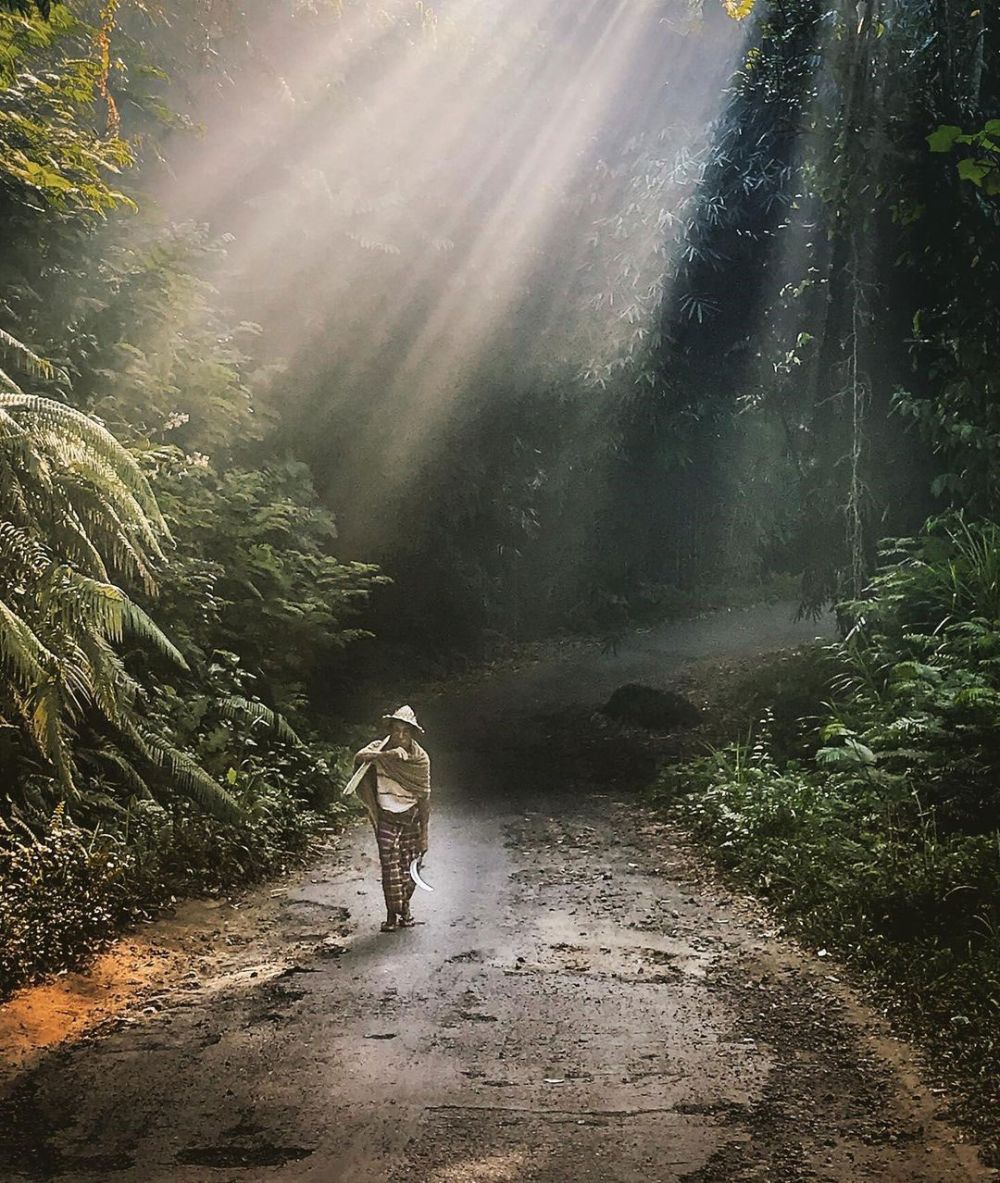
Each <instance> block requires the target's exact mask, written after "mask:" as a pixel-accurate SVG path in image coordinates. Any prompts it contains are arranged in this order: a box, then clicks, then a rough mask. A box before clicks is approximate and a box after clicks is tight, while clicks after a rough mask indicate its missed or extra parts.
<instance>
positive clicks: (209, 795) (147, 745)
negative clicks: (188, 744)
mask: <svg viewBox="0 0 1000 1183" xmlns="http://www.w3.org/2000/svg"><path fill="white" fill-rule="evenodd" d="M142 742H143V749H144V750H143V754H144V755H145V756H146V758H147V759H148V760H149V761H150V762H151V763H153V764H156V765H157V766H158V767H160V768H163V769H165V770H166V771H167V772H168V773H169V774H170V778H171V780H172V781H173V782H174V785H175V786H176V787H177V788H178V789H180V790H181V792H183V793H184V794H186V795H187V796H188V797H190V798H191V800H192V801H194V802H195V804H196V805H199V806H200V807H201V808H202V809H204V810H205V812H206V813H210V814H212V816H213V817H217V818H218V819H219V820H220V821H228V822H235V821H239V820H240V818H241V817H242V816H243V815H242V811H241V809H240V807H239V805H238V804H237V802H236V800H235V798H233V797H232V796H231V795H230V794H229V793H227V792H226V790H225V789H224V788H223V787H222V786H221V785H220V784H218V783H216V781H214V780H213V779H212V778H211V777H210V776H209V775H208V773H207V772H206V771H205V770H204V768H202V767H201V765H200V764H197V763H196V762H195V761H194V760H192V759H191V757H190V756H189V755H188V754H187V753H186V752H182V751H180V750H179V749H178V748H175V747H173V746H171V745H170V744H168V743H166V742H164V741H163V740H162V739H160V738H159V737H158V736H154V735H148V734H147V735H143V736H142Z"/></svg>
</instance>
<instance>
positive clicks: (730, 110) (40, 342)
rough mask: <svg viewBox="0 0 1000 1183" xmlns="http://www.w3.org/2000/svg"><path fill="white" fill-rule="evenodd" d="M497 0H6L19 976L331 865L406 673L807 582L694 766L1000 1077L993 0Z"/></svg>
mask: <svg viewBox="0 0 1000 1183" xmlns="http://www.w3.org/2000/svg"><path fill="white" fill-rule="evenodd" d="M476 11H477V10H476V5H475V4H471V5H469V4H458V3H456V4H453V5H450V6H449V5H442V6H441V9H440V11H431V10H430V9H429V8H427V7H426V6H424V5H423V4H420V3H411V2H410V0H398V3H394V4H390V5H381V6H379V5H373V4H369V3H368V2H367V0H354V2H350V0H342V2H337V0H329V2H326V0H314V2H311V3H306V2H304V0H303V2H298V0H286V2H283V3H279V4H274V3H265V2H264V0H259V2H256V0H254V2H251V0H247V2H245V3H238V2H237V0H212V2H211V3H197V4H195V3H186V2H184V0H182V2H180V3H174V4H170V5H160V4H157V3H154V2H152V0H131V2H121V3H115V2H114V0H105V2H104V3H90V2H87V0H70V2H68V3H61V4H52V5H51V6H50V5H48V4H45V3H34V2H31V0H23V2H19V0H4V3H2V4H0V222H2V235H3V243H4V251H3V256H2V258H0V352H2V355H3V356H2V365H0V387H2V389H0V551H2V566H0V659H2V663H3V681H2V685H0V762H2V766H3V769H4V772H5V784H4V791H3V792H4V795H3V801H2V802H0V877H2V883H3V894H2V896H0V991H5V990H9V989H11V988H13V987H14V986H16V985H18V984H20V983H22V982H24V981H26V980H29V979H31V978H32V977H35V976H38V975H40V974H44V973H46V972H50V971H53V970H57V969H60V968H63V967H65V966H66V965H68V964H72V963H73V962H74V960H75V959H77V958H78V957H79V956H80V955H82V954H84V953H86V952H87V951H89V950H92V949H93V948H94V947H95V946H96V945H97V944H99V943H100V942H101V941H102V940H105V939H107V938H108V936H109V935H110V934H112V933H113V932H115V931H117V930H118V929H119V928H120V927H121V926H122V925H123V924H126V923H128V922H129V921H130V920H134V919H136V918H137V917H139V916H142V915H147V914H149V913H151V912H152V911H154V910H155V909H156V908H157V907H158V906H159V905H160V904H162V903H163V902H164V901H165V900H168V899H169V898H170V896H171V895H177V894H180V893H182V892H192V891H196V890H202V889H206V888H208V889H213V888H216V889H217V888H220V887H222V886H224V885H229V884H233V883H236V882H242V881H246V880H249V879H251V878H254V877H258V876H261V875H264V874H267V873H270V872H273V871H276V870H278V869H280V868H281V867H283V866H284V865H286V864H287V860H288V859H289V858H290V857H294V856H295V854H296V852H301V850H303V849H304V847H305V845H306V844H307V842H308V841H309V838H310V836H311V835H313V834H315V833H317V832H319V831H320V830H321V829H322V828H323V827H324V826H326V825H329V824H330V822H331V820H332V819H333V818H335V815H336V813H337V811H338V810H339V809H340V808H341V806H340V804H339V803H338V800H337V795H338V789H339V785H340V783H341V779H342V774H343V770H344V767H345V761H346V758H347V747H348V746H349V743H350V742H351V741H352V739H353V738H354V737H353V736H352V732H351V726H350V722H351V721H352V720H354V721H356V718H357V716H356V714H354V713H352V710H353V707H352V703H354V701H355V700H354V699H353V698H352V688H356V687H357V685H358V682H359V679H360V678H361V677H362V675H364V676H366V677H368V678H370V679H374V680H375V681H376V682H377V681H378V679H379V677H380V676H383V675H384V674H385V671H386V670H388V669H392V668H396V669H398V668H401V667H405V668H407V669H408V670H409V671H411V675H410V676H411V677H412V676H425V677H428V678H430V677H432V676H434V675H439V674H440V673H441V672H443V671H446V670H448V669H451V668H454V667H455V666H456V664H460V663H461V662H462V661H482V660H483V659H484V658H487V657H489V656H491V655H493V654H495V653H496V652H497V651H498V650H500V649H502V647H503V646H505V645H508V644H510V643H515V642H521V641H524V640H527V639H532V638H538V637H546V636H552V635H554V634H556V633H559V632H566V631H578V632H579V631H590V632H594V631H598V632H601V633H603V634H604V635H606V636H607V637H608V638H609V639H610V640H611V641H612V642H613V641H614V639H615V638H616V637H618V636H620V635H622V634H624V632H625V631H626V630H627V629H628V628H630V627H631V626H633V625H635V624H636V623H640V622H642V621H644V620H648V619H651V618H655V617H657V616H660V615H662V614H664V613H667V612H670V611H676V610H678V609H682V608H684V607H691V606H696V605H701V604H704V603H707V602H726V600H727V598H728V599H729V600H730V602H731V601H732V600H733V599H734V598H735V597H737V596H740V595H745V594H746V589H747V588H751V589H753V588H761V587H764V586H765V585H767V584H768V582H769V581H773V580H775V579H778V580H784V581H788V580H794V581H795V582H796V583H797V585H798V586H799V588H800V591H799V596H800V600H801V603H802V606H803V610H804V611H819V610H820V609H822V608H824V607H826V606H828V605H830V604H833V603H838V604H839V605H840V609H839V613H840V618H841V621H842V624H843V632H844V638H845V639H844V640H843V641H841V642H840V643H838V645H836V646H834V648H833V650H832V652H830V653H828V654H825V655H823V656H822V657H816V656H815V655H813V656H810V657H808V658H807V659H804V665H803V666H802V667H801V669H800V671H799V674H797V675H796V677H797V678H798V682H797V683H796V684H797V685H800V686H801V685H803V684H805V683H808V684H809V686H810V687H811V691H810V697H809V698H808V701H806V700H805V699H803V698H802V697H801V696H800V697H799V698H796V699H795V700H794V703H793V705H792V706H788V707H787V710H788V718H787V719H783V718H781V717H780V710H779V717H778V720H777V725H776V724H775V717H774V715H773V714H766V715H765V719H764V724H763V726H762V727H761V728H759V729H758V731H757V733H756V734H755V736H754V737H752V738H751V740H749V741H748V742H747V743H746V744H745V745H742V746H740V745H738V746H737V747H736V748H733V749H727V750H725V751H723V752H721V753H716V754H715V755H714V756H713V757H711V758H709V759H708V760H706V761H703V762H701V763H698V764H695V765H691V766H687V767H685V768H684V769H682V770H681V771H680V772H678V771H677V770H676V769H675V770H672V771H671V772H670V773H669V774H668V776H667V778H666V780H665V781H664V786H663V787H664V790H665V791H666V795H667V797H668V798H669V800H670V802H671V807H672V808H677V809H679V810H680V811H681V813H682V814H683V815H684V817H685V819H686V821H687V823H688V824H689V825H691V826H692V827H693V828H694V829H695V830H696V831H698V832H699V833H701V834H702V836H703V837H704V838H705V839H706V841H708V842H710V843H711V844H712V845H714V846H715V847H716V849H717V850H718V851H719V853H720V857H722V858H723V859H725V860H726V861H728V862H729V863H730V865H731V866H732V867H734V868H735V870H736V871H737V872H738V873H742V874H745V875H747V876H748V877H749V878H750V879H751V880H752V881H753V882H754V885H755V887H756V888H757V889H758V890H760V891H762V892H764V893H768V892H771V893H772V894H773V895H774V896H775V898H776V899H778V900H780V901H781V906H782V907H784V908H785V909H786V911H787V912H788V913H789V915H790V916H791V917H792V918H793V919H795V920H796V922H797V923H799V924H800V925H801V926H802V927H803V928H804V929H805V930H806V931H807V932H809V933H810V935H811V936H814V937H815V938H816V939H818V940H824V939H825V940H826V941H827V942H828V943H830V934H831V933H834V934H836V935H837V940H838V941H839V947H840V948H841V950H842V951H843V952H844V953H845V954H846V955H847V956H853V957H855V958H856V959H859V960H861V961H865V962H867V963H868V964H869V965H873V966H874V965H881V966H883V967H885V966H887V965H890V964H892V965H893V966H894V967H895V968H894V970H893V972H895V973H896V975H897V977H901V978H903V979H906V980H907V981H910V982H911V985H912V987H913V991H914V996H915V997H919V998H920V999H921V1000H922V1001H923V1003H926V1007H927V1014H928V1015H929V1016H932V1018H933V1021H934V1022H937V1021H939V1020H940V1019H941V1018H942V1017H944V1018H945V1019H946V1020H947V1022H948V1024H949V1025H950V1027H952V1028H956V1023H955V1022H953V1020H955V1019H956V1016H957V1018H958V1019H959V1020H961V1022H959V1023H958V1024H957V1028H961V1029H964V1028H965V1027H966V1026H967V1027H968V1028H970V1029H972V1030H974V1031H975V1032H977V1033H978V1034H977V1039H976V1040H973V1041H971V1042H970V1043H969V1047H970V1049H974V1050H970V1051H969V1053H968V1061H969V1064H970V1065H972V1069H971V1070H973V1071H975V1072H980V1071H983V1072H985V1071H987V1068H988V1066H989V1065H990V1064H992V1063H994V1062H995V1057H996V1049H997V1046H1000V1043H998V1039H997V1035H996V1031H997V1014H996V1009H997V1005H998V1003H997V998H998V997H1000V988H998V982H1000V913H998V902H997V901H998V898H1000V837H998V830H997V811H996V790H995V783H996V775H995V774H996V768H997V766H998V763H1000V731H998V726H997V723H998V711H1000V539H998V535H997V527H996V525H995V521H996V515H997V512H998V509H1000V505H998V493H1000V489H998V475H997V474H998V471H1000V469H998V466H997V459H998V454H1000V411H998V409H997V400H996V393H997V373H998V371H997V357H996V352H997V349H998V348H1000V332H998V330H1000V324H998V317H997V309H996V301H995V293H996V292H997V290H998V284H1000V234H998V214H1000V71H998V68H997V63H998V60H1000V59H998V50H1000V46H998V36H1000V29H998V23H1000V22H998V18H997V16H996V14H995V13H993V12H992V10H989V9H987V7H986V6H985V5H984V6H982V7H977V6H976V5H975V4H969V3H963V4H958V3H947V2H945V0H918V2H913V0H909V2H906V3H904V2H902V0H862V3H861V4H856V3H854V2H853V0H851V2H850V3H848V2H847V0H844V2H840V0H759V2H758V3H757V4H756V5H753V4H752V3H737V2H735V0H725V3H717V2H716V0H704V2H703V3H699V2H697V0H662V2H661V0H622V3H620V4H614V5H610V6H607V5H605V6H602V5H595V6H586V5H576V4H553V3H543V2H542V0H537V2H533V3H525V4H521V5H519V6H518V7H517V9H516V11H514V10H509V11H508V10H507V9H503V7H502V6H500V7H499V8H498V9H497V11H496V12H495V13H494V15H493V17H492V18H491V19H490V20H485V19H473V18H475V17H476ZM470 12H471V13H472V16H471V17H470V15H469V14H470ZM482 15H483V14H482V13H481V12H480V13H479V16H480V17H482ZM316 46H323V47H325V48H326V50H327V51H328V53H327V56H326V57H317V55H316V50H315V47H316ZM609 46H610V47H612V48H614V47H616V46H624V47H626V48H627V52H625V51H624V50H622V52H621V53H617V54H616V53H610V54H609V52H608V50H609ZM302 62H309V63H311V66H310V69H308V70H306V69H303V68H302V66H301V63H302ZM400 63H402V65H401V64H400ZM609 63H612V64H614V66H615V70H616V71H617V72H614V71H612V68H611V65H609ZM387 79H389V80H393V86H394V87H395V90H394V91H391V92H390V91H387V90H386V87H387V85H388V84H387ZM566 87H569V91H568V92H567V93H568V94H569V100H568V101H567V102H566V103H565V104H563V105H562V106H560V105H559V104H558V103H555V104H554V106H553V113H552V117H551V122H549V123H542V124H539V110H540V104H541V103H542V102H543V100H545V99H547V98H551V96H553V95H559V94H561V93H562V92H563V91H564V90H565V88H566ZM421 88H423V90H422V89H421ZM574 88H575V89H574ZM424 92H426V93H434V94H436V95H437V98H436V99H435V103H436V104H437V105H433V104H431V102H430V100H429V99H428V100H427V101H426V102H425V104H424V105H423V106H421V105H420V102H419V101H418V96H419V94H421V93H424ZM386 93H392V94H393V95H394V98H393V100H392V101H389V100H388V99H387V98H386V97H385V95H386ZM456 95H459V96H461V98H456ZM526 96H527V97H526ZM588 96H589V97H588ZM594 96H596V98H594ZM411 107H412V108H413V113H412V116H411V117H409V118H408V119H401V115H400V113H401V112H402V111H406V110H408V109H409V108H411ZM455 110H459V111H462V112H467V114H465V115H463V116H462V118H461V119H460V120H459V122H458V123H452V122H449V119H452V118H453V117H454V111H455ZM580 110H582V111H584V113H585V115H586V118H584V117H583V116H582V115H580V114H579V111H580ZM338 128H344V129H346V130H345V131H344V132H343V134H339V133H338V132H337V129H338ZM501 128H502V129H503V135H500V134H499V133H498V129H501ZM442 137H444V138H443V139H442ZM443 143H446V144H447V145H448V152H447V153H443V152H438V151H437V149H439V148H441V145H442V144H443ZM564 143H565V147H564V148H562V149H561V148H560V145H561V144H564ZM494 144H496V145H497V147H496V151H495V153H493V154H491V155H489V158H488V161H487V163H488V168H486V167H485V166H484V165H483V160H484V158H483V156H482V153H483V151H484V145H490V146H492V145H494ZM321 148H322V151H320V149H321ZM526 161H527V162H528V163H527V165H526V164H525V162H526ZM553 161H554V162H555V163H553ZM476 168H480V169H481V171H480V172H476ZM547 168H548V171H546V169H547ZM886 540H889V541H886ZM794 680H795V679H793V681H794ZM786 706H787V704H786ZM887 950H888V951H889V952H888V953H887ZM914 959H916V960H914ZM910 964H913V965H916V966H918V967H919V972H918V971H916V970H914V971H913V973H910V976H909V977H907V973H909V971H907V970H906V969H905V968H904V967H905V966H906V965H910ZM956 1000H960V1001H956ZM929 1021H931V1020H929ZM991 1033H992V1034H991ZM990 1070H992V1069H990ZM996 1076H997V1074H996V1073H994V1078H996Z"/></svg>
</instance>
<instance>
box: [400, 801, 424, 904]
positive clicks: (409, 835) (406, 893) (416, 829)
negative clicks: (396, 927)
mask: <svg viewBox="0 0 1000 1183" xmlns="http://www.w3.org/2000/svg"><path fill="white" fill-rule="evenodd" d="M399 847H400V860H399V862H400V868H401V870H402V872H403V889H402V890H403V909H402V912H401V913H400V923H401V924H402V925H403V926H404V927H405V926H408V925H410V924H412V923H413V917H412V915H411V914H410V899H411V898H412V896H413V890H414V883H413V879H412V878H411V877H410V863H411V862H413V860H414V859H415V858H417V857H418V855H419V854H420V822H419V820H413V821H409V822H407V824H406V827H405V829H404V830H403V832H402V834H401V836H400V843H399Z"/></svg>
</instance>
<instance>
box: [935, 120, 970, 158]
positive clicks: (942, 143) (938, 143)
mask: <svg viewBox="0 0 1000 1183" xmlns="http://www.w3.org/2000/svg"><path fill="white" fill-rule="evenodd" d="M961 134H962V129H961V128H960V127H955V125H954V124H951V123H948V124H942V126H941V127H939V128H938V129H937V131H935V132H931V134H930V135H929V136H928V137H927V143H928V144H929V145H930V149H931V151H932V152H950V151H951V150H952V147H953V146H954V144H955V141H956V140H957V139H958V137H959V136H960V135H961Z"/></svg>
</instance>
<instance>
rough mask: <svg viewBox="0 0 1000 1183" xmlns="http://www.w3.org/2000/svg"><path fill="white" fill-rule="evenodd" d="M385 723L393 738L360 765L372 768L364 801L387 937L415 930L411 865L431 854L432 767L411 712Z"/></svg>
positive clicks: (364, 753)
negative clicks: (371, 831)
mask: <svg viewBox="0 0 1000 1183" xmlns="http://www.w3.org/2000/svg"><path fill="white" fill-rule="evenodd" d="M382 720H383V722H386V723H388V724H389V734H388V736H387V737H386V738H385V739H376V740H373V741H372V742H371V743H370V744H368V745H367V747H363V748H362V749H361V751H360V752H358V753H357V754H356V755H355V757H354V765H355V767H358V766H359V765H361V764H367V765H368V771H367V773H366V774H365V775H364V777H363V778H362V781H361V784H360V785H359V786H358V796H359V797H360V798H361V800H362V802H363V803H364V806H365V808H366V809H367V810H368V815H369V817H370V818H371V821H372V826H373V827H374V829H375V840H376V842H377V843H378V857H379V862H380V863H381V865H382V891H383V893H384V895H385V913H386V915H385V921H384V922H383V924H382V932H393V931H395V930H396V929H397V928H409V926H410V925H411V924H413V916H412V914H411V912H410V897H411V896H412V895H413V887H414V884H413V880H412V878H411V877H410V864H411V862H412V861H413V860H414V859H415V858H421V857H422V856H423V855H425V854H426V853H427V826H428V822H429V820H430V795H431V761H430V757H429V756H428V755H427V753H426V752H425V751H424V749H423V748H422V747H421V746H420V744H419V743H418V742H417V736H418V735H423V734H424V729H423V728H422V727H421V726H420V724H419V723H418V722H417V716H416V715H415V714H414V713H413V710H412V708H411V707H408V706H401V707H399V708H398V709H397V710H395V711H394V712H393V713H392V714H391V715H383V716H382Z"/></svg>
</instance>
